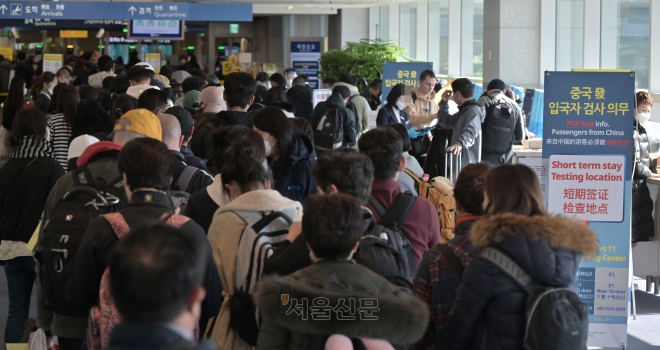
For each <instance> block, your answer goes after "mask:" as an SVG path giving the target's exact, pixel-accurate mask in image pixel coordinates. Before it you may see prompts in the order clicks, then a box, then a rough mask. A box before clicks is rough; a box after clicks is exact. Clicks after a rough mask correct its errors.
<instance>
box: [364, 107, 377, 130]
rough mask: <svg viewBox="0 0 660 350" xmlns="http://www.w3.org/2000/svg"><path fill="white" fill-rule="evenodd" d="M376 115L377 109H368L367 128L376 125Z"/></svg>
mask: <svg viewBox="0 0 660 350" xmlns="http://www.w3.org/2000/svg"><path fill="white" fill-rule="evenodd" d="M377 117H378V111H369V124H368V125H367V130H371V129H374V128H375V127H377V126H378V125H377V124H376V118H377Z"/></svg>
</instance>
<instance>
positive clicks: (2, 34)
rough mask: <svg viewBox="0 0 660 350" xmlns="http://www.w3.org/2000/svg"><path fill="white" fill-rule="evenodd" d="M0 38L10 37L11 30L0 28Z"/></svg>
mask: <svg viewBox="0 0 660 350" xmlns="http://www.w3.org/2000/svg"><path fill="white" fill-rule="evenodd" d="M0 38H11V30H0Z"/></svg>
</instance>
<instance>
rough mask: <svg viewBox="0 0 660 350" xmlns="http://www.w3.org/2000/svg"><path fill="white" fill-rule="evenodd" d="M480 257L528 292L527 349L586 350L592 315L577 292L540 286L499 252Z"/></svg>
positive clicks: (493, 250)
mask: <svg viewBox="0 0 660 350" xmlns="http://www.w3.org/2000/svg"><path fill="white" fill-rule="evenodd" d="M479 255H480V256H481V257H482V258H484V259H486V260H487V261H488V262H490V263H492V264H493V265H495V266H497V267H498V268H499V269H500V270H501V271H503V272H504V273H505V274H506V275H507V276H508V277H509V278H510V279H511V280H513V281H515V282H516V284H518V285H519V286H520V287H521V288H522V289H523V290H525V292H527V295H528V296H527V313H526V321H525V324H526V325H527V326H526V328H525V337H524V338H523V347H524V348H525V349H527V350H536V349H544V350H555V349H556V350H559V349H561V350H578V349H579V350H582V349H586V348H587V336H588V332H589V313H588V309H587V306H586V305H584V303H583V302H582V300H580V298H579V297H578V296H577V294H575V292H573V291H572V290H571V289H569V288H554V287H544V286H540V285H538V284H537V283H536V282H535V281H534V280H533V278H532V277H531V276H530V275H529V274H528V273H527V272H526V271H525V270H524V269H523V268H522V267H520V266H519V265H518V264H516V263H515V262H514V261H513V260H512V259H511V258H509V257H508V256H507V255H506V254H505V253H503V252H502V251H500V250H498V249H496V248H492V247H485V248H483V249H482V250H481V252H480V254H479Z"/></svg>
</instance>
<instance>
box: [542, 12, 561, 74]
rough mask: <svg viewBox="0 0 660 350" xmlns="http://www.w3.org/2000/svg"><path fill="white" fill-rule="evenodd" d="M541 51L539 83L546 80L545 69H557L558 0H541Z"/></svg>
mask: <svg viewBox="0 0 660 350" xmlns="http://www.w3.org/2000/svg"><path fill="white" fill-rule="evenodd" d="M540 17H541V29H540V41H541V43H540V44H541V45H539V46H540V49H541V52H540V53H539V67H540V68H541V69H540V72H539V85H543V82H544V81H545V71H547V70H549V71H553V70H556V65H555V60H556V57H557V51H556V47H557V0H541V16H540Z"/></svg>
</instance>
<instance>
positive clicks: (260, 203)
mask: <svg viewBox="0 0 660 350" xmlns="http://www.w3.org/2000/svg"><path fill="white" fill-rule="evenodd" d="M272 211H280V212H283V213H284V214H286V215H287V216H289V218H291V219H293V220H294V221H300V220H301V218H302V206H301V205H300V203H298V202H295V201H292V200H290V199H288V198H285V197H283V196H282V195H281V194H279V193H278V192H276V191H273V190H256V191H251V192H247V193H244V194H243V195H241V196H239V197H238V198H236V199H234V200H233V201H232V202H231V203H229V204H227V205H224V206H222V207H221V208H220V209H218V211H217V212H216V213H215V215H214V217H213V223H212V224H211V227H210V228H209V232H208V240H209V242H210V243H211V249H212V250H213V258H214V261H215V265H216V267H217V270H218V273H220V279H221V280H222V285H223V286H224V290H223V292H222V294H223V297H224V302H223V303H222V307H221V308H220V313H219V314H218V316H217V318H216V319H215V320H214V321H213V322H212V324H213V329H212V330H210V331H211V333H210V335H211V339H213V341H214V342H215V343H216V345H217V346H218V348H220V349H234V350H241V349H253V348H254V347H252V346H250V345H249V344H247V343H246V342H245V341H243V339H242V338H240V337H239V336H238V334H237V333H236V331H235V330H234V329H232V328H230V327H229V320H230V318H231V313H230V305H231V296H232V295H233V294H234V291H235V290H236V286H237V285H236V279H237V278H236V274H237V272H236V261H237V260H236V259H237V254H238V248H239V243H240V241H241V237H242V234H243V231H244V230H245V227H246V225H247V223H246V221H245V219H244V218H247V217H251V216H253V215H255V214H258V215H260V216H263V215H265V213H270V212H272Z"/></svg>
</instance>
